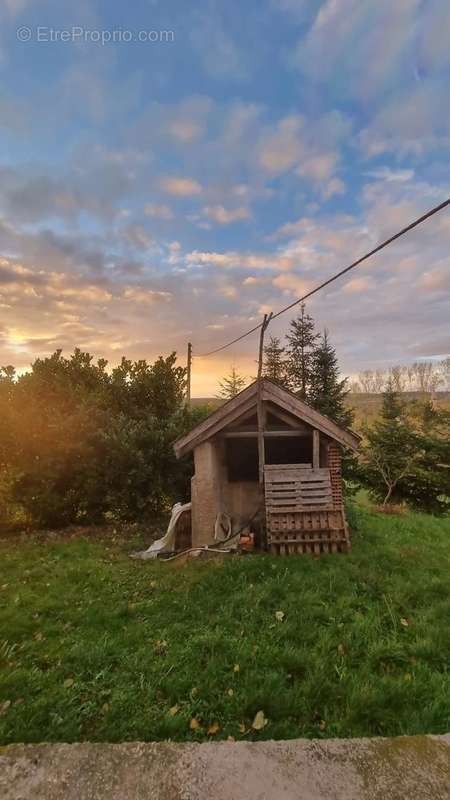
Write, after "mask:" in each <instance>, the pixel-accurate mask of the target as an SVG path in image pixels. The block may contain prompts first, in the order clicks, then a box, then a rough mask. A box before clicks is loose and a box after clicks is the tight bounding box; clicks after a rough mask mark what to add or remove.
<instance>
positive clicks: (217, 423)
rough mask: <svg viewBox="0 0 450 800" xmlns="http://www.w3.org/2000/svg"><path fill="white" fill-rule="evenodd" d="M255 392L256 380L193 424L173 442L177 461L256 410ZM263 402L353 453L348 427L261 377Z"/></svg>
mask: <svg viewBox="0 0 450 800" xmlns="http://www.w3.org/2000/svg"><path fill="white" fill-rule="evenodd" d="M257 393H258V381H254V382H253V383H251V384H250V386H247V387H246V388H245V389H243V391H242V392H240V393H239V394H237V395H236V397H232V398H231V400H227V402H226V403H224V404H223V406H221V407H220V408H218V409H217V410H216V411H213V413H212V414H210V415H209V417H207V418H206V419H205V420H203V422H200V423H199V424H198V425H196V426H195V428H193V429H192V430H191V431H189V433H187V434H185V435H184V436H182V437H181V438H180V439H177V441H176V442H175V443H174V450H175V454H176V456H177V458H181V456H184V455H185V454H186V453H189V452H190V451H191V450H194V448H195V447H197V446H198V445H199V444H201V443H202V442H204V441H206V439H210V438H211V436H214V435H215V434H216V433H219V432H220V431H221V430H223V428H226V427H227V426H228V425H231V424H232V423H233V422H236V420H238V419H239V417H241V416H242V415H243V414H246V413H247V412H248V411H251V409H252V408H253V407H255V408H256V404H257ZM262 399H263V401H264V400H265V401H270V402H271V403H273V404H274V405H276V406H279V407H280V408H281V409H283V411H287V412H288V413H289V414H291V415H292V416H293V417H297V418H298V419H299V420H302V422H306V423H307V424H308V425H311V426H312V427H313V428H316V429H317V430H319V431H321V432H322V433H324V434H325V435H326V436H329V437H330V439H334V440H335V441H336V442H338V443H339V444H341V445H343V446H344V447H349V448H350V449H351V450H356V449H357V448H358V446H359V443H360V441H361V438H360V437H359V436H358V435H357V434H356V433H354V432H353V431H350V430H348V429H347V428H340V427H339V425H336V423H335V422H333V420H331V419H329V418H328V417H326V416H324V414H320V413H319V412H318V411H315V409H313V408H311V406H308V405H307V404H306V403H304V402H303V400H299V398H298V397H297V396H296V395H295V394H293V393H292V392H290V391H288V390H287V389H283V388H282V387H281V386H278V384H276V383H274V382H273V381H271V380H269V378H262Z"/></svg>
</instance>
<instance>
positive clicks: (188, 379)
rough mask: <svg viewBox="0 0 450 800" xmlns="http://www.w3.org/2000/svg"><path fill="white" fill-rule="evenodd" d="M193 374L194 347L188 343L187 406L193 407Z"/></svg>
mask: <svg viewBox="0 0 450 800" xmlns="http://www.w3.org/2000/svg"><path fill="white" fill-rule="evenodd" d="M191 374H192V345H191V343H190V342H188V346H187V370H186V406H187V408H190V407H191Z"/></svg>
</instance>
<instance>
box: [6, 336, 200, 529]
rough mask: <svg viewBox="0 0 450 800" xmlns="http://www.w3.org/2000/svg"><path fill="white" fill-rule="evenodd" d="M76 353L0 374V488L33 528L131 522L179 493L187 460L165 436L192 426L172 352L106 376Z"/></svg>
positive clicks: (87, 357) (57, 355) (103, 369)
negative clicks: (179, 457)
mask: <svg viewBox="0 0 450 800" xmlns="http://www.w3.org/2000/svg"><path fill="white" fill-rule="evenodd" d="M106 366H107V362H106V361H105V360H104V359H100V360H99V361H97V362H96V363H95V362H94V360H93V357H92V356H91V355H90V354H89V353H83V352H82V351H81V350H78V349H77V350H75V352H74V353H73V354H72V355H71V356H70V357H69V358H65V357H64V356H63V355H62V353H61V351H56V353H54V354H53V355H52V356H50V357H49V358H44V359H39V358H38V359H36V361H35V362H34V364H33V365H32V368H31V371H30V372H29V373H26V374H24V375H21V376H19V377H18V378H16V379H14V378H15V376H14V372H13V371H12V370H11V368H9V369H8V370H6V371H5V370H2V371H1V372H0V475H1V485H0V505H2V504H3V506H5V504H6V500H2V491H3V489H2V487H5V486H6V487H7V491H8V493H9V494H8V497H9V499H10V501H11V504H13V503H15V504H16V506H20V507H21V508H22V510H23V511H24V512H25V513H26V514H27V516H28V519H29V520H30V522H31V523H33V524H40V525H51V526H61V525H65V524H69V523H72V522H93V521H100V520H101V519H102V518H103V517H104V514H105V513H106V512H109V513H112V514H113V515H114V516H115V517H118V518H121V519H130V520H131V519H139V518H142V517H143V516H145V515H146V514H149V513H155V512H160V511H162V510H165V509H167V508H168V507H169V506H170V505H171V504H172V503H173V501H174V500H175V499H177V500H179V499H183V495H184V496H185V488H186V487H187V485H188V473H189V472H192V468H191V465H190V463H188V462H177V461H176V460H175V456H174V453H173V447H172V444H173V441H174V440H175V439H176V438H177V437H178V436H180V435H182V434H183V433H185V432H187V430H189V429H190V428H191V427H192V424H191V422H192V416H191V413H190V412H189V411H187V410H186V409H185V407H184V388H185V370H184V368H183V367H178V366H177V365H176V354H175V353H172V354H171V355H170V356H168V357H167V358H162V357H160V358H158V359H157V360H156V361H155V362H154V363H153V364H150V363H148V362H146V361H144V360H140V361H136V362H133V361H130V360H128V359H125V358H124V359H122V362H121V363H120V365H119V366H118V367H116V368H115V369H114V370H113V371H112V373H108V372H107V371H106Z"/></svg>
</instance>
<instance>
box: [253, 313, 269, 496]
mask: <svg viewBox="0 0 450 800" xmlns="http://www.w3.org/2000/svg"><path fill="white" fill-rule="evenodd" d="M272 317H273V314H272V312H270V314H269V315H267V314H264V319H263V323H262V325H261V332H260V335H259V358H258V387H257V389H258V396H257V412H258V463H259V483H260V485H261V486H262V485H263V484H264V462H265V448H264V427H265V413H264V405H263V399H262V368H263V356H264V334H265V332H266V329H267V327H268V325H269V322H270V320H271V319H272Z"/></svg>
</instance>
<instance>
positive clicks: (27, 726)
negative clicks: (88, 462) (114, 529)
mask: <svg viewBox="0 0 450 800" xmlns="http://www.w3.org/2000/svg"><path fill="white" fill-rule="evenodd" d="M356 517H357V523H358V531H357V532H356V533H354V536H353V549H352V552H351V554H349V555H334V556H333V555H329V556H323V557H322V558H320V559H314V558H312V557H308V556H299V557H292V558H281V557H280V558H276V557H271V556H245V557H241V558H239V557H236V558H229V559H227V560H226V561H214V562H213V561H209V562H208V561H202V562H200V561H193V562H190V563H189V564H187V565H184V566H180V565H179V563H177V562H173V563H172V564H165V563H161V562H156V563H155V562H149V561H147V562H136V561H132V560H130V559H129V558H128V556H127V552H129V551H130V550H132V549H136V547H138V546H139V545H141V546H142V542H139V541H136V539H135V540H134V541H130V540H127V541H126V542H125V541H124V540H123V539H121V538H120V537H119V536H118V537H117V538H114V537H113V536H112V535H111V536H110V537H109V538H108V537H104V538H101V537H100V538H99V537H98V536H95V535H94V534H92V535H90V536H89V535H86V536H85V537H78V538H71V539H67V538H64V537H63V536H56V537H42V536H32V535H29V536H27V537H25V536H22V537H20V538H19V537H14V538H9V539H5V540H3V541H2V542H1V544H0V558H1V566H0V573H1V574H0V614H1V618H0V670H1V672H0V741H1V742H2V743H4V744H5V743H9V742H38V741H66V742H70V741H79V740H92V741H111V742H113V741H123V740H136V739H141V740H157V739H166V738H171V739H174V740H180V741H181V740H199V741H200V740H203V739H206V738H211V737H212V736H214V737H215V738H216V739H220V738H227V737H228V736H233V737H235V738H236V739H241V738H245V739H268V738H289V737H297V736H310V737H331V736H362V735H366V736H375V735H395V734H415V733H443V732H447V731H449V730H450V578H449V576H450V519H445V520H443V519H436V518H433V517H430V516H425V515H420V514H406V515H404V516H385V515H377V514H375V513H373V512H371V511H370V509H369V508H367V507H364V506H360V507H359V508H358V509H357V511H356ZM280 611H282V612H283V614H284V617H283V619H281V620H280V619H278V618H277V616H276V612H280ZM281 616H282V615H281V614H278V617H281ZM258 711H263V712H264V719H265V720H267V724H266V725H265V726H264V727H263V728H262V729H261V730H259V731H255V730H252V729H251V725H252V721H253V720H254V717H255V715H256V713H257V712H258ZM192 720H195V722H192ZM210 726H213V727H212V728H211V727H210ZM208 727H210V731H209V733H208Z"/></svg>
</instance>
